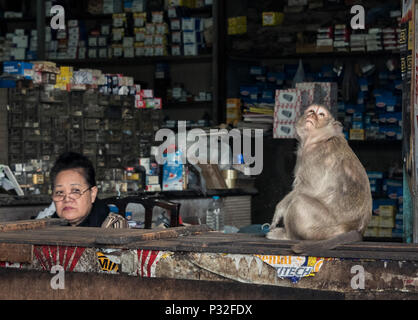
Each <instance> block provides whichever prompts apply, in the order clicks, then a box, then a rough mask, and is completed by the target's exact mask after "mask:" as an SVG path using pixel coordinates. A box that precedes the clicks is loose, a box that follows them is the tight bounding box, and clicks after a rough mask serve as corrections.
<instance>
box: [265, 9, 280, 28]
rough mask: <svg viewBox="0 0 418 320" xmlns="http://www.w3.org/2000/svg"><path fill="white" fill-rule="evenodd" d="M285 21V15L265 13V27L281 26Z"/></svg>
mask: <svg viewBox="0 0 418 320" xmlns="http://www.w3.org/2000/svg"><path fill="white" fill-rule="evenodd" d="M283 20H284V14H283V13H281V12H263V27H271V26H278V25H281V24H282V23H283Z"/></svg>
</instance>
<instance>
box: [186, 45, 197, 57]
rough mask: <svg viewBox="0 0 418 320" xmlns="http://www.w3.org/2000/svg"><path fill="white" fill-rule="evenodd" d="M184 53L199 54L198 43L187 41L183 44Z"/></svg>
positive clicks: (189, 54)
mask: <svg viewBox="0 0 418 320" xmlns="http://www.w3.org/2000/svg"><path fill="white" fill-rule="evenodd" d="M183 53H184V55H185V56H197V55H198V54H199V52H198V45H197V44H196V43H186V44H184V45H183Z"/></svg>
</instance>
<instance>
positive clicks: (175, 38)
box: [171, 31, 182, 43]
mask: <svg viewBox="0 0 418 320" xmlns="http://www.w3.org/2000/svg"><path fill="white" fill-rule="evenodd" d="M181 38H182V36H181V31H173V32H172V33H171V42H172V43H181Z"/></svg>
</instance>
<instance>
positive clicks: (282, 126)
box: [273, 122, 296, 139]
mask: <svg viewBox="0 0 418 320" xmlns="http://www.w3.org/2000/svg"><path fill="white" fill-rule="evenodd" d="M273 138H275V139H295V138H296V129H295V124H294V123H279V122H275V123H274V129H273Z"/></svg>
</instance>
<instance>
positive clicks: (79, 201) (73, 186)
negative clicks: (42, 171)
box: [50, 152, 127, 228]
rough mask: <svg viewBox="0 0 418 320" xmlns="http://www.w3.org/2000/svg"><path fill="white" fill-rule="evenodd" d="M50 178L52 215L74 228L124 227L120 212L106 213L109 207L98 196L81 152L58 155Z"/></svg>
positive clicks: (91, 170)
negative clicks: (53, 205)
mask: <svg viewBox="0 0 418 320" xmlns="http://www.w3.org/2000/svg"><path fill="white" fill-rule="evenodd" d="M50 179H51V183H52V200H53V202H54V204H55V208H56V212H55V214H53V215H52V218H63V219H65V220H67V221H68V223H69V224H70V225H71V226H77V227H121V228H126V227H127V224H126V220H125V219H124V218H123V217H122V216H121V215H117V216H115V215H112V214H109V211H110V210H109V207H108V206H107V205H106V204H105V203H104V202H103V201H101V200H100V199H98V198H97V193H98V189H97V186H96V178H95V171H94V167H93V164H92V163H91V161H90V160H89V159H88V158H87V157H85V156H84V155H81V154H79V153H76V152H66V153H63V154H62V155H60V156H59V158H58V159H57V161H56V162H55V164H54V166H53V167H52V169H51V172H50ZM117 220H119V221H117ZM115 222H118V223H119V225H118V224H115Z"/></svg>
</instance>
